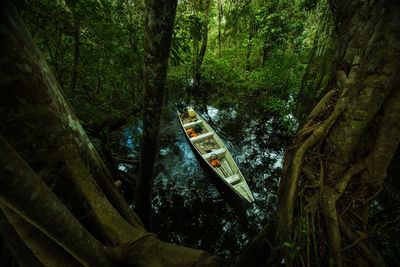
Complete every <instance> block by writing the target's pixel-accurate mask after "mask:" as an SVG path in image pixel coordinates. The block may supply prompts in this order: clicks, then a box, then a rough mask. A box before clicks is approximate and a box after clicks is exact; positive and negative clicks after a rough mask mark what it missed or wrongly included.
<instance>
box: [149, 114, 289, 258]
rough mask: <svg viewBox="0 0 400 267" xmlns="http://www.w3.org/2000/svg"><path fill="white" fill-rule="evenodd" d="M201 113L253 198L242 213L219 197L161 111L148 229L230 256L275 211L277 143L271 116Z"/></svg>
mask: <svg viewBox="0 0 400 267" xmlns="http://www.w3.org/2000/svg"><path fill="white" fill-rule="evenodd" d="M202 116H203V117H204V118H205V119H207V120H208V121H210V125H211V126H212V127H213V128H214V130H216V132H217V133H218V135H219V136H220V137H221V139H222V140H223V141H224V143H225V144H226V146H227V147H228V149H229V151H230V152H231V154H232V156H233V158H234V159H235V161H236V162H237V164H238V166H239V168H240V169H241V171H242V173H243V175H244V176H245V177H246V179H247V181H248V184H249V186H250V189H251V190H252V191H253V194H254V197H255V199H256V201H255V202H254V203H253V204H246V205H245V206H244V208H245V209H244V211H245V212H243V213H244V214H242V213H241V212H240V211H239V212H238V211H237V210H236V208H235V210H234V209H232V207H231V206H229V205H228V204H227V201H225V200H226V199H227V198H225V199H224V198H223V196H224V194H228V193H229V192H218V191H217V189H216V187H215V185H214V184H213V181H212V180H210V178H209V177H207V173H206V172H205V171H204V169H203V168H202V167H201V166H200V164H199V161H198V160H197V159H196V157H195V155H194V154H193V152H192V150H191V148H190V146H189V144H188V143H187V141H186V139H185V136H184V134H183V131H182V130H181V128H180V124H179V121H178V118H177V117H176V114H175V112H174V111H170V112H165V114H164V115H163V118H162V124H161V128H160V129H161V132H160V154H159V158H158V161H157V163H156V167H155V180H154V192H153V193H154V196H155V197H154V199H153V206H154V212H155V215H154V226H155V227H156V228H155V229H154V230H155V232H156V233H158V234H159V236H160V238H161V239H162V240H164V241H170V242H173V243H176V244H179V245H186V246H190V247H195V248H201V249H204V250H207V251H209V252H211V253H214V254H215V255H218V256H220V257H223V258H225V259H227V260H232V259H234V258H235V257H237V256H238V255H239V254H240V253H241V249H242V248H243V246H244V245H245V244H246V243H247V242H248V241H249V240H250V239H251V238H252V237H253V236H254V235H255V234H256V233H257V232H258V231H259V230H260V229H261V228H262V226H263V225H264V224H265V223H266V222H267V221H268V220H269V218H270V215H271V213H272V212H273V211H274V209H275V201H276V189H277V185H278V182H279V174H280V168H281V164H282V156H283V150H282V147H283V145H282V142H283V141H282V140H280V139H279V138H278V137H276V136H273V134H274V133H273V131H272V127H273V125H271V124H272V123H273V120H272V119H271V120H267V121H261V122H260V121H254V120H251V118H249V117H248V115H246V114H238V113H237V112H236V111H234V110H227V111H219V110H218V109H215V108H212V107H209V108H208V112H207V114H206V113H204V114H202ZM271 138H272V140H271ZM238 214H241V215H240V216H238ZM243 217H244V218H243Z"/></svg>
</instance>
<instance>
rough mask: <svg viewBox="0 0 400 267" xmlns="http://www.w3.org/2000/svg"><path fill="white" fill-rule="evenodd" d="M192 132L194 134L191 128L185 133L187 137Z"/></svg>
mask: <svg viewBox="0 0 400 267" xmlns="http://www.w3.org/2000/svg"><path fill="white" fill-rule="evenodd" d="M193 132H194V131H193V129H192V128H190V129H187V130H186V133H187V134H188V135H191V134H192V133H193Z"/></svg>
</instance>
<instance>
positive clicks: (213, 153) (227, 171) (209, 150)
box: [177, 111, 254, 203]
mask: <svg viewBox="0 0 400 267" xmlns="http://www.w3.org/2000/svg"><path fill="white" fill-rule="evenodd" d="M177 113H178V118H179V121H180V122H181V126H182V129H183V131H184V132H185V134H186V137H187V139H188V140H189V142H190V144H191V145H192V147H193V148H194V149H195V151H197V153H198V155H199V156H200V157H199V158H201V159H200V160H203V161H204V162H205V163H206V165H207V166H208V167H209V168H210V169H211V170H212V171H213V172H214V173H215V174H216V176H218V177H219V178H220V179H221V180H222V181H224V183H225V184H226V185H228V187H229V188H231V189H232V190H233V191H234V192H235V193H236V194H237V195H239V196H240V197H242V198H244V199H245V200H247V201H248V202H250V203H252V202H254V197H253V194H252V193H251V191H250V188H249V186H248V185H247V182H246V180H245V178H244V177H243V174H242V173H241V172H240V170H239V168H238V166H237V164H236V162H235V161H234V160H233V158H232V156H231V154H230V153H229V151H228V149H227V148H226V146H225V144H224V143H223V142H222V140H221V139H220V138H219V137H218V135H217V134H216V133H215V131H214V130H213V129H212V128H211V127H210V125H209V124H208V123H207V122H206V121H205V120H204V119H203V118H202V117H201V116H200V115H199V114H197V113H195V117H189V116H188V114H187V112H186V113H179V111H177ZM196 125H200V126H202V131H201V132H197V135H198V136H195V137H190V136H189V134H188V133H187V130H189V129H194V127H196ZM215 158H218V160H219V163H220V166H215V167H213V166H211V164H210V161H212V160H213V159H215Z"/></svg>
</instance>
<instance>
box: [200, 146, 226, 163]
mask: <svg viewBox="0 0 400 267" xmlns="http://www.w3.org/2000/svg"><path fill="white" fill-rule="evenodd" d="M223 154H225V148H220V149H216V150H214V151H211V152H210V153H207V154H204V155H202V156H203V158H204V159H205V160H207V161H208V160H209V159H210V158H211V156H212V155H217V157H219V156H221V155H223Z"/></svg>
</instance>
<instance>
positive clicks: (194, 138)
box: [190, 132, 214, 143]
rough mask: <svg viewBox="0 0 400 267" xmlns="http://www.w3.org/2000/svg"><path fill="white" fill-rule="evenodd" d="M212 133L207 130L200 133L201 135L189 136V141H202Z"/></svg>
mask: <svg viewBox="0 0 400 267" xmlns="http://www.w3.org/2000/svg"><path fill="white" fill-rule="evenodd" d="M213 134H214V133H213V132H208V133H205V134H201V135H198V136H196V137H193V138H190V141H192V142H193V143H195V142H200V141H202V140H204V139H208V138H210V137H212V136H213Z"/></svg>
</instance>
